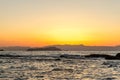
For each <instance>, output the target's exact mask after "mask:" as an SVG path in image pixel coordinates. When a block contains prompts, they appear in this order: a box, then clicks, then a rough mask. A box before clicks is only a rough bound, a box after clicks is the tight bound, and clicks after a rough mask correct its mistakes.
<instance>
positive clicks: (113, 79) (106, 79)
mask: <svg viewBox="0 0 120 80" xmlns="http://www.w3.org/2000/svg"><path fill="white" fill-rule="evenodd" d="M115 79H116V78H114V77H113V78H104V79H102V80H115Z"/></svg>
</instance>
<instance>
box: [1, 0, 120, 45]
mask: <svg viewBox="0 0 120 80" xmlns="http://www.w3.org/2000/svg"><path fill="white" fill-rule="evenodd" d="M54 44H85V45H98V46H99V45H120V0H0V46H46V45H54Z"/></svg>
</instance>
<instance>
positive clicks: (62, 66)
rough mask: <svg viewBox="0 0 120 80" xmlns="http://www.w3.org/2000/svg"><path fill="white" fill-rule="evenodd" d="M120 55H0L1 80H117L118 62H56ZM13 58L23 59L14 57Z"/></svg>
mask: <svg viewBox="0 0 120 80" xmlns="http://www.w3.org/2000/svg"><path fill="white" fill-rule="evenodd" d="M117 53H120V51H0V55H8V56H10V55H13V56H14V57H13V56H12V57H7V56H6V57H0V80H120V60H106V59H103V58H98V59H92V58H88V59H84V58H81V59H73V58H71V59H70V58H69V59H67V58H59V56H60V55H64V54H67V55H89V54H107V55H113V56H115V55H116V54H117ZM16 55H19V56H22V57H15V56H16Z"/></svg>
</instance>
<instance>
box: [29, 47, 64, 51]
mask: <svg viewBox="0 0 120 80" xmlns="http://www.w3.org/2000/svg"><path fill="white" fill-rule="evenodd" d="M27 51H62V50H61V49H59V48H56V47H43V48H30V49H28V50H27Z"/></svg>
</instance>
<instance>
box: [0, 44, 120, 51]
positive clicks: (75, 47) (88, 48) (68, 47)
mask: <svg viewBox="0 0 120 80" xmlns="http://www.w3.org/2000/svg"><path fill="white" fill-rule="evenodd" d="M0 51H120V46H85V45H50V46H45V47H24V46H12V47H11V46H10V47H0Z"/></svg>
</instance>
